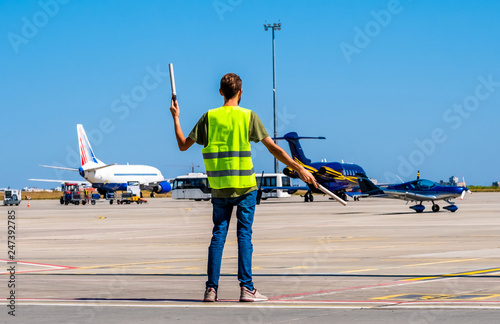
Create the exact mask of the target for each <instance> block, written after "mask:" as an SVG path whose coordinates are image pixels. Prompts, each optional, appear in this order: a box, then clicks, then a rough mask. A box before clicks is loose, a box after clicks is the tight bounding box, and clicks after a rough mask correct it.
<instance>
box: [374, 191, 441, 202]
mask: <svg viewBox="0 0 500 324" xmlns="http://www.w3.org/2000/svg"><path fill="white" fill-rule="evenodd" d="M384 194H385V195H387V198H394V199H403V200H415V201H427V200H436V199H438V197H437V196H434V195H422V194H417V193H412V192H407V191H391V190H385V191H384ZM375 197H376V196H375Z"/></svg>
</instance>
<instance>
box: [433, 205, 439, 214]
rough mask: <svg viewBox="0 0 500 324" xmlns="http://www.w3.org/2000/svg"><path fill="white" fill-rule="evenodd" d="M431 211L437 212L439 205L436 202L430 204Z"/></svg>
mask: <svg viewBox="0 0 500 324" xmlns="http://www.w3.org/2000/svg"><path fill="white" fill-rule="evenodd" d="M432 211H433V212H435V213H436V212H438V211H439V205H436V204H434V205H432Z"/></svg>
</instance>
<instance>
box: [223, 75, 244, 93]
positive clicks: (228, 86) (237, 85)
mask: <svg viewBox="0 0 500 324" xmlns="http://www.w3.org/2000/svg"><path fill="white" fill-rule="evenodd" d="M241 84H242V82H241V79H240V77H239V76H238V75H237V74H235V73H228V74H226V75H224V76H223V77H222V79H221V80H220V90H221V91H222V94H223V95H224V98H226V99H231V98H233V97H234V96H236V94H237V93H238V91H240V90H241Z"/></svg>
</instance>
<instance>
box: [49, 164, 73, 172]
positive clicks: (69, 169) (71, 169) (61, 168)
mask: <svg viewBox="0 0 500 324" xmlns="http://www.w3.org/2000/svg"><path fill="white" fill-rule="evenodd" d="M40 166H41V167H44V168H51V169H59V170H68V171H77V172H78V169H75V168H65V167H59V166H52V165H41V164H40Z"/></svg>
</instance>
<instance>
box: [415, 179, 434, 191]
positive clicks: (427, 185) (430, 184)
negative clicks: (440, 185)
mask: <svg viewBox="0 0 500 324" xmlns="http://www.w3.org/2000/svg"><path fill="white" fill-rule="evenodd" d="M419 185H420V187H421V188H422V189H431V188H434V187H435V186H436V183H435V182H432V181H429V180H420V181H419Z"/></svg>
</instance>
